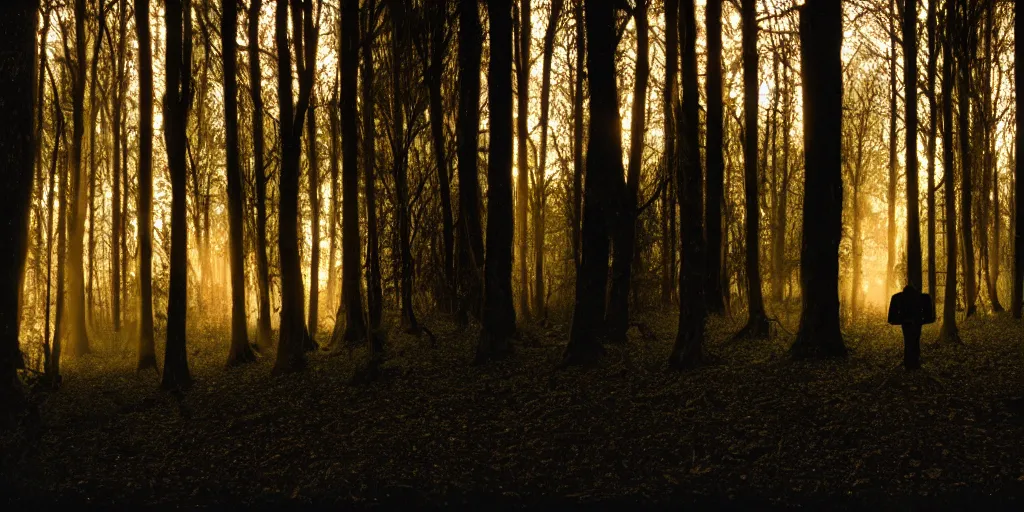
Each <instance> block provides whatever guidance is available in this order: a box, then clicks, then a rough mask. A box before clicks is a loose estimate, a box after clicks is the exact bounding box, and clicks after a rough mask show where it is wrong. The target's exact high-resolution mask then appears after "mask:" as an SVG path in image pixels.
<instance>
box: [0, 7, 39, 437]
mask: <svg viewBox="0 0 1024 512" xmlns="http://www.w3.org/2000/svg"><path fill="white" fill-rule="evenodd" d="M38 10H39V2H38V0H19V1H13V2H8V3H6V4H5V5H4V6H3V7H2V8H0V42H2V46H3V48H4V53H3V56H2V57H0V62H2V63H3V69H4V73H3V77H2V78H0V84H2V89H3V90H4V91H5V92H4V118H5V121H4V123H3V128H0V147H2V148H4V151H3V157H2V158H3V169H4V180H5V185H6V192H7V194H8V200H6V201H3V206H0V215H2V218H3V219H4V221H3V222H0V240H4V241H5V244H6V243H8V242H9V243H10V245H8V246H7V248H6V249H5V250H3V251H0V269H3V270H2V271H0V404H3V405H2V406H0V407H2V408H3V412H5V413H6V412H14V411H16V410H18V409H20V408H21V407H25V406H26V405H27V403H26V398H25V397H24V395H23V394H22V389H21V384H20V382H19V380H18V373H17V371H18V370H19V369H21V368H24V367H25V364H24V361H23V360H22V357H21V347H20V345H19V327H20V325H19V323H20V316H21V315H20V311H21V310H20V308H19V306H18V302H19V297H20V295H21V279H22V273H23V272H24V269H25V256H26V254H27V250H28V238H29V236H28V228H29V224H28V221H29V212H30V208H31V203H32V180H33V168H34V164H35V144H36V143H37V142H36V140H35V137H34V134H35V130H34V129H33V126H32V125H33V119H32V118H33V116H32V114H33V108H32V106H33V99H34V89H35V87H34V85H35V66H36V25H37V22H38V20H39V15H38ZM42 100H43V98H38V101H42ZM5 417H6V416H5Z"/></svg>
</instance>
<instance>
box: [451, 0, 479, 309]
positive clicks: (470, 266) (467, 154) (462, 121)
mask: <svg viewBox="0 0 1024 512" xmlns="http://www.w3.org/2000/svg"><path fill="white" fill-rule="evenodd" d="M482 37H483V36H482V34H481V28H480V12H479V6H478V3H477V2H476V1H470V0H465V1H460V2H459V119H458V137H457V140H456V143H457V144H458V152H459V155H458V157H459V164H458V165H459V280H460V283H459V286H460V290H461V292H460V296H461V306H460V308H459V309H460V312H459V316H460V318H461V321H462V322H465V321H466V320H467V319H468V318H467V315H472V316H473V317H476V318H478V319H479V318H480V314H481V310H480V301H481V300H482V299H483V278H482V264H483V259H484V239H483V232H482V228H481V225H480V169H479V167H478V151H479V146H480V142H479V139H480V135H479V133H480V56H481V53H482V51H483V41H482Z"/></svg>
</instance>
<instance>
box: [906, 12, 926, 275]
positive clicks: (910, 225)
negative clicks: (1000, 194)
mask: <svg viewBox="0 0 1024 512" xmlns="http://www.w3.org/2000/svg"><path fill="white" fill-rule="evenodd" d="M903 71H904V74H903V83H904V84H905V86H904V96H905V97H906V105H905V108H906V115H907V117H906V122H907V129H906V132H905V136H906V151H907V156H906V166H907V284H909V285H910V286H913V287H914V289H915V290H917V291H918V292H920V291H921V290H922V289H923V288H922V286H921V216H920V211H919V209H918V195H919V191H918V186H917V172H918V171H917V2H916V0H915V1H912V2H911V1H908V2H906V3H905V6H904V8H903Z"/></svg>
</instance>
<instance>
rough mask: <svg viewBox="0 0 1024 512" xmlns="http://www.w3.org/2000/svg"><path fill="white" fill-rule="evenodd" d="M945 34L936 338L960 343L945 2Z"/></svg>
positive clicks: (950, 15) (950, 17) (949, 31)
mask: <svg viewBox="0 0 1024 512" xmlns="http://www.w3.org/2000/svg"><path fill="white" fill-rule="evenodd" d="M945 18H946V19H945V20H944V21H945V23H940V26H945V27H946V37H945V38H943V45H942V169H943V171H942V172H943V178H942V179H943V189H944V190H943V192H944V194H945V196H944V198H943V202H945V204H946V212H945V213H946V285H945V292H946V293H945V297H944V300H943V305H942V327H941V328H940V329H939V341H946V342H951V343H959V342H960V331H959V329H957V326H956V285H957V283H956V277H957V276H956V251H957V247H956V243H957V236H956V196H955V193H956V183H955V182H954V179H955V178H954V176H955V175H954V173H953V145H954V142H953V48H952V44H950V42H949V41H950V38H951V37H952V35H953V33H954V32H953V28H952V25H953V23H955V20H956V12H955V9H954V8H953V7H952V6H951V5H950V4H949V3H947V4H946V13H945Z"/></svg>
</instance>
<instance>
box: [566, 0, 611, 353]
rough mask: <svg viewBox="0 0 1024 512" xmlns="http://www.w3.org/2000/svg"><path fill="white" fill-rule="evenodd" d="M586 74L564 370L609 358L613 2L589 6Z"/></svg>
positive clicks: (595, 0) (592, 0)
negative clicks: (583, 154) (585, 134)
mask: <svg viewBox="0 0 1024 512" xmlns="http://www.w3.org/2000/svg"><path fill="white" fill-rule="evenodd" d="M584 4H585V7H586V28H587V40H588V41H590V43H591V45H590V48H589V50H590V51H589V52H587V71H588V75H589V77H590V130H589V131H590V137H589V140H588V147H587V180H586V185H585V186H586V189H585V191H584V196H583V232H582V245H583V247H582V253H581V258H580V266H579V273H578V275H577V277H576V302H575V305H574V308H573V315H572V326H571V328H570V331H569V344H568V346H567V347H566V349H565V355H564V359H563V364H564V365H577V364H587V363H591V362H593V361H595V360H596V359H597V358H599V357H600V356H601V355H602V354H603V353H604V347H603V346H602V344H601V343H602V341H603V339H602V338H603V337H604V335H605V334H606V332H605V330H604V326H603V325H602V323H603V322H601V319H603V318H604V317H605V290H606V289H607V284H608V252H609V251H608V246H609V240H608V237H609V235H610V234H611V233H612V228H613V226H614V222H615V221H616V219H615V217H616V214H617V213H618V206H619V204H618V203H619V201H620V199H619V198H620V197H621V194H622V189H623V183H622V175H623V171H624V169H623V168H622V119H621V118H620V116H619V95H618V91H617V86H616V83H615V46H616V44H615V43H616V38H615V10H614V9H615V8H614V6H613V5H612V4H611V3H610V2H604V1H600V0H585V2H584Z"/></svg>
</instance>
